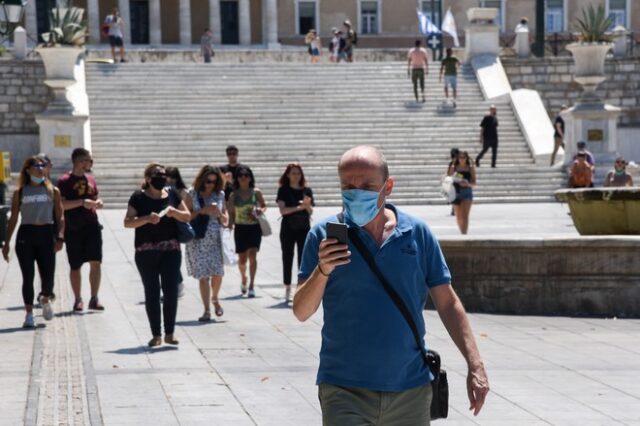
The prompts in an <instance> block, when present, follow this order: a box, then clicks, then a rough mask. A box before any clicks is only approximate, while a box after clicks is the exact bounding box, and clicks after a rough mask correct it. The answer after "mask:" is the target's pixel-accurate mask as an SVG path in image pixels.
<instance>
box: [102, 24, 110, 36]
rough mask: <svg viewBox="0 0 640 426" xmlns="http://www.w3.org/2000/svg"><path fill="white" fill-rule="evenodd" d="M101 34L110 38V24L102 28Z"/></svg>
mask: <svg viewBox="0 0 640 426" xmlns="http://www.w3.org/2000/svg"><path fill="white" fill-rule="evenodd" d="M100 33H101V34H102V37H108V36H109V24H103V25H102V27H100Z"/></svg>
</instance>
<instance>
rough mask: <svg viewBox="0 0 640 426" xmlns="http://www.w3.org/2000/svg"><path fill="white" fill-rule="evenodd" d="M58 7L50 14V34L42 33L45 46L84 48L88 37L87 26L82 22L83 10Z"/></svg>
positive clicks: (67, 5)
mask: <svg viewBox="0 0 640 426" xmlns="http://www.w3.org/2000/svg"><path fill="white" fill-rule="evenodd" d="M65 6H66V7H65V8H61V7H60V4H58V7H56V8H55V9H53V10H51V11H50V13H49V32H46V33H42V39H43V40H44V42H45V46H47V47H51V46H83V45H84V44H85V40H86V35H87V25H86V24H85V23H84V22H83V21H82V14H83V10H82V9H78V8H75V7H71V4H70V2H68V3H66V4H65Z"/></svg>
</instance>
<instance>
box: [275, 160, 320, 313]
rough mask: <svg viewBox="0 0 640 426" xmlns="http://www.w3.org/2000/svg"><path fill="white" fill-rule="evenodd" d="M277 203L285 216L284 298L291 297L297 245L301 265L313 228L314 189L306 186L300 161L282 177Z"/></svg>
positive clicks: (282, 238)
mask: <svg viewBox="0 0 640 426" xmlns="http://www.w3.org/2000/svg"><path fill="white" fill-rule="evenodd" d="M276 203H278V207H279V208H280V214H281V215H282V224H281V226H280V246H281V247H282V277H283V282H284V288H285V293H284V294H285V300H286V302H287V303H288V302H289V301H290V300H291V268H292V267H293V252H294V249H295V247H296V245H297V247H298V267H300V261H301V260H302V249H303V248H304V241H305V239H306V238H307V234H308V233H309V229H310V228H311V223H310V219H311V214H312V213H313V205H314V203H313V192H312V191H311V188H309V187H308V186H307V181H306V179H305V177H304V172H303V171H302V166H301V165H300V164H298V163H291V164H289V165H288V166H287V168H286V169H285V171H284V173H283V174H282V176H280V188H278V196H277V197H276Z"/></svg>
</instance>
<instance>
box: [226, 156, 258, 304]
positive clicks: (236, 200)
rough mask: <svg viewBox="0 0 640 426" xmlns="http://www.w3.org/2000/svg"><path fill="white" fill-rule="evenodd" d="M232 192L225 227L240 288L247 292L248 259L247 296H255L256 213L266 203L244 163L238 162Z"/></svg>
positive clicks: (256, 264) (256, 263)
mask: <svg viewBox="0 0 640 426" xmlns="http://www.w3.org/2000/svg"><path fill="white" fill-rule="evenodd" d="M236 176H237V179H236V181H235V182H234V184H233V192H232V193H231V196H230V197H229V202H228V206H229V227H230V228H231V229H233V231H234V232H233V239H234V242H235V243H236V253H238V269H239V270H240V276H241V277H242V284H241V287H240V291H241V292H242V294H247V262H248V263H249V288H248V296H249V297H250V298H252V297H256V292H255V288H254V284H255V278H256V271H257V270H258V259H257V255H258V251H260V243H261V242H262V230H261V229H260V224H259V223H258V215H262V214H264V212H265V211H266V210H267V205H266V204H265V202H264V197H263V196H262V192H261V191H260V190H259V189H258V188H256V187H255V184H256V182H255V179H254V177H253V172H252V171H251V169H250V168H249V167H247V166H242V165H241V166H239V167H238V170H237V174H236Z"/></svg>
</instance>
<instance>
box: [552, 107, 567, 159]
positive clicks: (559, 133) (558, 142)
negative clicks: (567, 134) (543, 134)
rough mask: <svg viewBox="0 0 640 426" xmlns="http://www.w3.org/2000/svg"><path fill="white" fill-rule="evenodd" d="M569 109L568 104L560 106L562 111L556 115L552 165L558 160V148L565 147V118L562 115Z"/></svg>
mask: <svg viewBox="0 0 640 426" xmlns="http://www.w3.org/2000/svg"><path fill="white" fill-rule="evenodd" d="M565 109H567V106H566V105H562V106H561V107H560V111H559V112H558V115H556V119H555V121H554V122H553V130H555V132H554V134H553V141H554V144H553V153H552V154H551V165H552V166H553V163H555V162H556V154H557V153H558V149H559V148H560V147H562V149H564V119H563V118H562V116H561V115H560V114H561V113H562V111H564V110H565Z"/></svg>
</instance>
